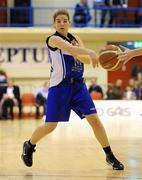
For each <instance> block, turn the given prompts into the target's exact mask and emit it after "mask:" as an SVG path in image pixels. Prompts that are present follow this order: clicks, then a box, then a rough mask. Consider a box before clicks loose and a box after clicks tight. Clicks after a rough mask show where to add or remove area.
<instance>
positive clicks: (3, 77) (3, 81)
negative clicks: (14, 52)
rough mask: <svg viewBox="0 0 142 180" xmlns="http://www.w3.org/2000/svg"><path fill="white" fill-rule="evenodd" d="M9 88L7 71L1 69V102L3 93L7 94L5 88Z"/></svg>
mask: <svg viewBox="0 0 142 180" xmlns="http://www.w3.org/2000/svg"><path fill="white" fill-rule="evenodd" d="M6 86H7V75H6V73H5V71H4V70H3V69H2V68H0V100H1V98H2V95H3V93H4V92H5V88H6Z"/></svg>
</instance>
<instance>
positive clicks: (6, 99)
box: [0, 79, 22, 119]
mask: <svg viewBox="0 0 142 180" xmlns="http://www.w3.org/2000/svg"><path fill="white" fill-rule="evenodd" d="M15 105H17V106H18V107H19V117H21V115H22V102H21V98H20V89H19V87H18V86H16V85H14V81H13V80H12V79H8V86H7V87H6V89H5V92H4V94H3V97H2V99H1V102H0V107H1V111H2V112H1V116H2V119H8V118H10V119H14V113H13V107H14V106H15ZM9 109H10V113H9V112H8V110H9Z"/></svg>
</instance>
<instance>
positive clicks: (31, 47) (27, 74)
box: [0, 28, 142, 86]
mask: <svg viewBox="0 0 142 180" xmlns="http://www.w3.org/2000/svg"><path fill="white" fill-rule="evenodd" d="M53 32H54V29H52V28H25V29H24V28H0V48H1V49H0V64H1V66H2V67H3V68H4V69H5V70H6V72H7V74H8V76H9V77H12V78H14V79H15V80H16V82H17V83H18V84H19V85H26V84H32V85H33V86H38V85H39V84H40V85H41V83H42V82H43V81H44V80H46V79H48V78H49V75H50V65H49V63H48V58H47V51H46V44H45V40H46V37H47V36H49V35H50V34H51V33H53ZM70 32H71V33H73V34H76V35H78V36H79V37H81V39H82V40H83V42H84V44H85V46H86V47H88V48H91V49H93V50H95V51H96V52H99V50H100V49H101V48H102V47H103V46H104V45H105V44H106V42H107V41H136V40H142V31H141V30H140V29H138V28H137V29H133V28H132V29H119V28H118V29H107V28H106V29H105V28H103V29H99V28H98V29H97V28H96V29H94V28H81V29H75V28H71V30H70ZM107 75H108V74H107V72H106V71H105V70H103V69H102V68H101V67H99V68H96V69H95V70H94V69H93V68H92V67H91V65H86V66H85V78H86V79H87V80H88V82H87V83H89V80H90V79H91V77H94V76H97V77H98V83H99V84H101V85H102V86H105V85H106V84H107V81H108V79H107V77H108V76H107ZM124 78H125V77H124Z"/></svg>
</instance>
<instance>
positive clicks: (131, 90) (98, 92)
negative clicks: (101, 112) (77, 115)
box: [88, 78, 142, 100]
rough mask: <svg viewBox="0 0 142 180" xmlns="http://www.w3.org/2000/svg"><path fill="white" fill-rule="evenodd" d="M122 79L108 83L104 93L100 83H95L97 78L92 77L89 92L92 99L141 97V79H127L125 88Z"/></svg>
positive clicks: (136, 98) (130, 98)
mask: <svg viewBox="0 0 142 180" xmlns="http://www.w3.org/2000/svg"><path fill="white" fill-rule="evenodd" d="M122 83H123V80H121V79H116V81H115V83H114V84H112V83H109V84H108V86H107V90H106V92H105V93H104V92H103V89H102V87H101V86H100V85H98V84H97V78H92V80H91V85H90V86H89V89H88V90H89V92H90V95H91V97H92V99H94V100H95V99H107V100H123V99H125V100H141V99H142V80H137V79H133V78H131V79H129V80H128V82H127V85H126V87H125V89H123V88H122Z"/></svg>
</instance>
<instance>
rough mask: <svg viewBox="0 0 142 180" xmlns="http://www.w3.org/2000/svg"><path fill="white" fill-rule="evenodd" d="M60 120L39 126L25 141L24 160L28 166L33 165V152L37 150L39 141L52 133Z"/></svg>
mask: <svg viewBox="0 0 142 180" xmlns="http://www.w3.org/2000/svg"><path fill="white" fill-rule="evenodd" d="M57 123H58V122H48V123H45V124H44V125H42V126H40V127H38V128H37V129H36V130H35V131H34V133H33V134H32V136H31V139H30V140H28V141H25V142H24V144H23V153H22V156H21V157H22V160H23V162H24V163H25V165H26V166H29V167H30V166H32V164H33V152H35V146H36V144H37V142H38V141H39V140H40V139H41V138H43V137H45V136H46V135H47V134H49V133H51V132H52V131H53V130H54V129H55V128H56V126H57Z"/></svg>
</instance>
